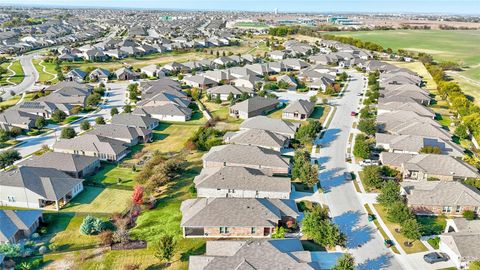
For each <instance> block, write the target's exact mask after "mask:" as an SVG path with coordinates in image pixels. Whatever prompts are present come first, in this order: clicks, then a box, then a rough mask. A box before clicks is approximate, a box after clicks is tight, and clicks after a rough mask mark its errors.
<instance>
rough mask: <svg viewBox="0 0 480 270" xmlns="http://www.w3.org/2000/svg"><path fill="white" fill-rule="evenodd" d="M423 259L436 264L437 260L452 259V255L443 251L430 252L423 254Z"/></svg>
mask: <svg viewBox="0 0 480 270" xmlns="http://www.w3.org/2000/svg"><path fill="white" fill-rule="evenodd" d="M423 260H424V261H426V262H427V263H429V264H434V263H437V262H446V261H448V260H450V257H448V255H447V254H445V253H443V252H430V253H428V254H425V255H423Z"/></svg>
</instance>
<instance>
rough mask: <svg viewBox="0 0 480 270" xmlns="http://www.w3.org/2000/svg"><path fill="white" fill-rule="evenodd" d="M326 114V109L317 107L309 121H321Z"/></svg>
mask: <svg viewBox="0 0 480 270" xmlns="http://www.w3.org/2000/svg"><path fill="white" fill-rule="evenodd" d="M324 113H325V107H323V106H321V105H317V106H315V109H314V110H313V112H312V114H311V115H310V118H309V119H315V120H320V119H321V118H322V116H323V114H324Z"/></svg>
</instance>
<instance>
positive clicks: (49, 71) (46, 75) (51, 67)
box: [32, 59, 58, 84]
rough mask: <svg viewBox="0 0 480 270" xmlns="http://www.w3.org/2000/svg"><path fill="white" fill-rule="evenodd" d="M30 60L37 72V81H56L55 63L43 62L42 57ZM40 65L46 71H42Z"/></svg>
mask: <svg viewBox="0 0 480 270" xmlns="http://www.w3.org/2000/svg"><path fill="white" fill-rule="evenodd" d="M32 62H33V65H34V66H35V69H36V70H37V72H38V75H39V76H38V81H39V82H42V83H46V82H50V83H52V84H53V83H56V82H57V81H58V80H57V79H56V76H55V74H56V73H57V71H56V70H55V64H53V63H47V62H44V61H43V60H42V59H33V60H32ZM42 65H43V66H45V71H46V72H44V71H43V67H42Z"/></svg>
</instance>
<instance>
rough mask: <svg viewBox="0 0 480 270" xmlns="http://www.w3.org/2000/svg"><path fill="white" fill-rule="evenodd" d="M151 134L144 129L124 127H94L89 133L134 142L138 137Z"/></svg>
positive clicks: (113, 125) (112, 125)
mask: <svg viewBox="0 0 480 270" xmlns="http://www.w3.org/2000/svg"><path fill="white" fill-rule="evenodd" d="M151 133H152V132H151V131H150V130H148V129H145V128H136V127H127V126H124V125H115V124H107V125H96V126H95V128H94V129H93V130H92V131H90V134H96V135H98V136H102V137H107V138H113V139H115V138H117V139H119V138H120V139H126V140H134V139H137V138H138V137H142V138H143V137H147V136H148V135H150V134H151Z"/></svg>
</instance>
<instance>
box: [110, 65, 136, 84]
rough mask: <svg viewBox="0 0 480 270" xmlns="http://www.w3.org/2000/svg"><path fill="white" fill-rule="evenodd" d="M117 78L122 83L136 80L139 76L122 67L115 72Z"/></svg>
mask: <svg viewBox="0 0 480 270" xmlns="http://www.w3.org/2000/svg"><path fill="white" fill-rule="evenodd" d="M115 76H116V77H117V79H118V80H121V81H130V80H135V79H136V78H137V77H138V76H137V74H136V73H135V72H134V71H133V70H131V69H130V68H125V67H122V68H120V69H118V70H116V71H115Z"/></svg>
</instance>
